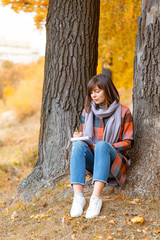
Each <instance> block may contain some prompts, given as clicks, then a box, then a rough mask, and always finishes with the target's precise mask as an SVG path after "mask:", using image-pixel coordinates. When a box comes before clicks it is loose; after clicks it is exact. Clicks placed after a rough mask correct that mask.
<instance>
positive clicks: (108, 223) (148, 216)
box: [0, 114, 160, 240]
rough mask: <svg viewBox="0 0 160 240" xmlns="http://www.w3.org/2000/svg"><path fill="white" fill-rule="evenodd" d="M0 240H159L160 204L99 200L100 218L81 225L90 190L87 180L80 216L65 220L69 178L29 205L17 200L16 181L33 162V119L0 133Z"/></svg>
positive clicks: (120, 198) (36, 123) (35, 133)
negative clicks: (85, 200) (85, 202)
mask: <svg viewBox="0 0 160 240" xmlns="http://www.w3.org/2000/svg"><path fill="white" fill-rule="evenodd" d="M0 131H1V132H0V139H1V144H0V145H1V147H0V156H1V157H0V188H1V189H0V240H3V239H5V240H11V239H16V240H22V239H23V240H24V239H26V240H28V239H38V240H48V239H67V240H71V239H87V240H89V239H103V240H107V239H108V240H109V239H113V240H114V239H115V240H123V239H138V240H141V239H146V240H147V239H151V240H153V239H160V201H154V200H150V199H131V198H127V197H124V196H121V195H115V194H114V193H113V194H111V195H109V196H107V195H106V194H105V192H104V194H103V208H102V211H101V213H100V216H98V217H96V218H95V219H90V220H88V219H86V218H85V212H86V209H87V206H88V202H89V197H90V195H91V191H92V186H91V184H90V178H89V176H87V186H86V188H85V196H86V199H87V206H86V207H85V209H84V214H83V216H81V217H79V218H71V217H70V214H69V212H70V207H71V203H72V196H73V192H72V189H71V188H70V182H69V175H66V176H65V177H64V178H62V179H61V180H60V181H59V182H57V183H55V186H53V189H45V190H44V191H43V192H42V193H41V194H39V196H37V197H35V198H34V199H32V201H30V202H23V201H22V200H20V199H19V198H18V197H17V188H18V185H19V182H20V180H21V179H23V178H24V177H26V176H27V175H28V174H29V173H30V172H31V170H32V168H33V167H34V165H35V163H36V158H37V148H38V134H39V114H37V115H34V116H31V117H28V118H27V119H25V120H23V122H19V123H17V124H14V125H12V124H11V125H9V126H5V127H4V126H2V125H1V127H0Z"/></svg>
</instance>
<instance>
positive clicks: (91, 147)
mask: <svg viewBox="0 0 160 240" xmlns="http://www.w3.org/2000/svg"><path fill="white" fill-rule="evenodd" d="M95 146H96V144H93V145H91V146H90V149H91V150H92V152H94V148H95Z"/></svg>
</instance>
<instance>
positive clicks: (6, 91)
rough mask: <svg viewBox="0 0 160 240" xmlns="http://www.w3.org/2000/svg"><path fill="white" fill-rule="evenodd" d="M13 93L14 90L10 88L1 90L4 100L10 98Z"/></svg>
mask: <svg viewBox="0 0 160 240" xmlns="http://www.w3.org/2000/svg"><path fill="white" fill-rule="evenodd" d="M14 92H15V89H14V88H13V87H12V86H7V87H6V88H4V90H3V98H4V100H5V99H6V98H8V97H10V96H12V95H13V94H14Z"/></svg>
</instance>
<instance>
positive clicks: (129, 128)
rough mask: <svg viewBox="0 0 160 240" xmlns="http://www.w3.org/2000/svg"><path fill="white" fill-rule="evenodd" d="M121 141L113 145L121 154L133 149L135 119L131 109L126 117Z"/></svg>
mask: <svg viewBox="0 0 160 240" xmlns="http://www.w3.org/2000/svg"><path fill="white" fill-rule="evenodd" d="M120 139H121V140H120V141H119V142H117V143H113V144H112V146H113V147H114V148H116V149H117V150H118V151H119V152H126V151H128V150H130V149H131V148H132V147H133V143H134V141H133V119H132V115H131V112H130V110H129V109H127V111H126V112H125V115H124V125H123V128H122V129H121V132H120Z"/></svg>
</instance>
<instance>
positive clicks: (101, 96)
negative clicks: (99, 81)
mask: <svg viewBox="0 0 160 240" xmlns="http://www.w3.org/2000/svg"><path fill="white" fill-rule="evenodd" d="M91 98H92V100H93V101H94V102H95V103H96V104H104V103H106V96H105V92H104V90H103V89H100V88H99V87H98V86H95V87H94V88H93V89H92V91H91Z"/></svg>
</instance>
